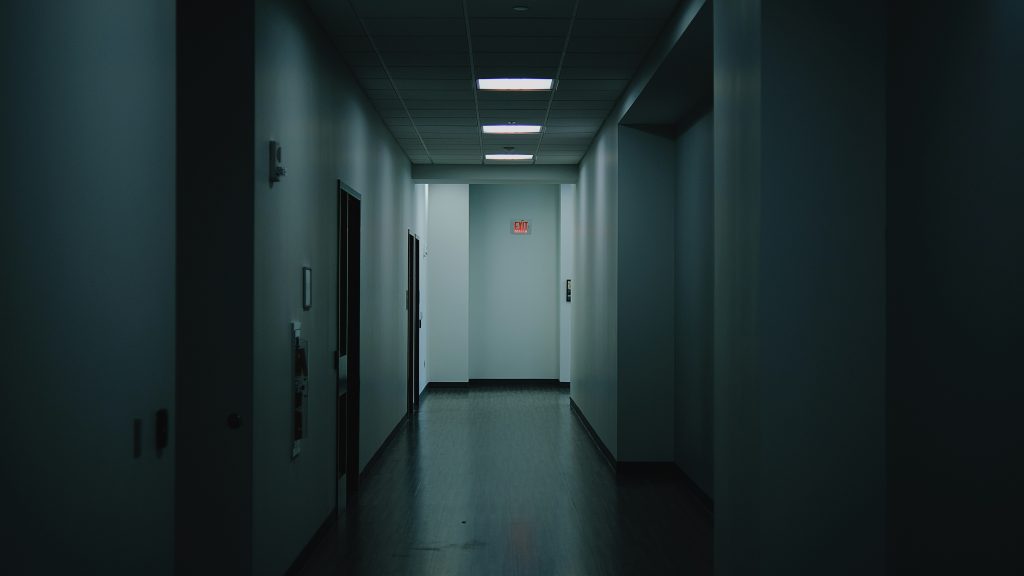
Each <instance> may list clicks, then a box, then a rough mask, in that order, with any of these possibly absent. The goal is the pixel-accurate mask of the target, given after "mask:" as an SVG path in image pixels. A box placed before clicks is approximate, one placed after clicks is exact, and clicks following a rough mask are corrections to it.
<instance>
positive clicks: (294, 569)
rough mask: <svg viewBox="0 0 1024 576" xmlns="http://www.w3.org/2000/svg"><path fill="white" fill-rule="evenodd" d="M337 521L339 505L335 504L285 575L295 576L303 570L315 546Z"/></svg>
mask: <svg viewBox="0 0 1024 576" xmlns="http://www.w3.org/2000/svg"><path fill="white" fill-rule="evenodd" d="M337 521H338V507H337V506H335V507H334V508H332V509H331V513H330V514H328V515H327V518H325V519H324V521H323V523H322V524H320V527H319V528H317V529H316V532H314V533H313V537H312V538H310V539H309V542H306V545H305V546H303V547H302V551H300V552H299V555H298V556H296V557H295V560H294V561H293V562H292V565H291V566H289V567H288V571H287V572H285V576H294V575H295V574H298V573H299V572H301V571H302V569H303V568H304V567H305V565H306V562H308V561H309V555H310V553H312V551H313V548H315V547H316V546H317V545H318V544H320V542H321V541H322V540H323V539H324V537H325V536H327V532H328V531H330V529H331V528H332V527H333V526H334V524H335V523H336V522H337Z"/></svg>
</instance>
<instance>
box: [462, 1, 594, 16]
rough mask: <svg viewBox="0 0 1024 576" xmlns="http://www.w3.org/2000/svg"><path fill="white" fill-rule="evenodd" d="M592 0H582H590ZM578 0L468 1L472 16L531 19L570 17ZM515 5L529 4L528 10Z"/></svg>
mask: <svg viewBox="0 0 1024 576" xmlns="http://www.w3.org/2000/svg"><path fill="white" fill-rule="evenodd" d="M589 1H591V0H581V2H589ZM575 2H576V0H534V1H532V2H531V1H527V0H518V1H517V0H511V1H504V0H497V1H495V0H490V1H481V0H472V1H470V2H469V3H468V9H469V15H470V17H481V18H515V19H518V20H530V19H534V18H569V17H570V16H572V8H573V4H574V3H575ZM514 6H527V7H528V8H529V9H528V10H527V11H526V12H516V11H515V10H513V9H512V8H513V7H514Z"/></svg>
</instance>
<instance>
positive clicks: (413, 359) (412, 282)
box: [405, 230, 422, 414]
mask: <svg viewBox="0 0 1024 576" xmlns="http://www.w3.org/2000/svg"><path fill="white" fill-rule="evenodd" d="M406 245H407V247H408V262H407V264H406V291H405V310H406V313H405V316H406V354H405V359H406V411H407V412H409V413H410V414H411V413H413V412H416V411H417V410H419V407H420V329H421V328H422V320H421V319H420V239H419V236H417V235H415V234H413V232H412V230H409V235H408V238H407V242H406Z"/></svg>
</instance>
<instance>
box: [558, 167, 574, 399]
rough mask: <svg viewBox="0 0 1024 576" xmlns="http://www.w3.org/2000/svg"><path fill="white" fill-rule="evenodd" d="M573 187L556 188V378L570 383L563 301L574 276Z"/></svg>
mask: <svg viewBox="0 0 1024 576" xmlns="http://www.w3.org/2000/svg"><path fill="white" fill-rule="evenodd" d="M575 241H576V185H575V184H562V185H561V186H560V187H559V204H558V379H559V381H561V382H562V383H565V384H567V383H569V382H571V381H572V302H566V301H565V281H566V280H568V279H572V277H573V273H574V270H575V268H574V266H573V256H574V255H575V252H576V248H575V244H574V242H575Z"/></svg>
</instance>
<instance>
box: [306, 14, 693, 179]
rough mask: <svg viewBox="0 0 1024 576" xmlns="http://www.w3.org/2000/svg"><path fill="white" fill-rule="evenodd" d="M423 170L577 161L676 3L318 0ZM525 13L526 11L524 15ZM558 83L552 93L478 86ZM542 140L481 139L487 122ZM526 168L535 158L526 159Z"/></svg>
mask: <svg viewBox="0 0 1024 576" xmlns="http://www.w3.org/2000/svg"><path fill="white" fill-rule="evenodd" d="M308 3H309V4H310V6H311V8H312V9H313V11H314V13H315V14H316V16H317V17H318V19H319V20H320V21H321V23H322V24H323V26H324V27H325V28H326V29H327V31H328V33H329V34H330V35H331V36H332V37H333V39H334V41H335V43H336V45H337V46H338V48H339V50H340V51H341V53H342V55H343V57H344V59H345V61H346V62H347V63H348V65H349V67H350V68H351V70H352V72H353V74H354V75H355V77H356V79H357V81H358V82H359V84H360V85H361V87H362V88H363V90H364V91H365V92H366V94H367V96H368V97H369V98H370V100H371V101H372V102H373V104H374V106H375V107H376V108H377V110H378V112H379V113H380V115H381V117H382V118H383V119H384V122H385V124H386V125H387V127H388V128H389V129H390V130H391V132H392V134H393V135H394V136H395V139H396V140H397V141H398V143H399V144H400V145H401V146H402V148H403V149H404V150H405V152H406V154H407V155H408V156H409V159H410V161H411V162H413V163H415V164H480V163H494V161H485V160H484V155H485V154H492V153H502V152H506V151H510V152H514V153H518V154H534V159H533V161H532V162H534V163H537V164H577V163H579V161H580V160H581V159H582V157H583V154H585V153H586V151H587V149H588V148H589V147H590V143H591V142H592V141H593V139H594V136H595V135H596V134H597V131H598V130H599V129H600V127H601V124H602V123H603V122H604V119H605V117H606V116H607V115H608V113H609V111H610V110H611V108H612V106H613V105H614V104H615V102H616V100H617V99H618V98H619V96H620V95H621V93H622V91H623V90H624V89H625V88H626V86H627V85H628V83H629V80H630V79H631V78H632V76H633V74H634V73H635V72H636V69H637V67H638V66H639V65H640V63H641V61H642V60H643V57H644V55H645V54H646V53H647V51H648V50H649V49H650V47H651V45H652V44H653V42H654V40H655V38H656V37H657V35H658V33H659V32H660V31H661V28H662V26H663V25H664V23H665V20H666V19H667V18H668V16H669V14H670V13H671V12H672V10H673V9H675V7H676V4H677V3H678V0H630V1H629V2H623V1H622V0H308ZM524 8H525V9H524ZM530 77H538V78H553V79H555V81H556V84H555V88H554V90H552V91H543V92H488V91H478V90H476V86H475V80H476V79H478V78H530ZM508 123H516V124H541V125H543V131H542V133H541V134H539V135H538V134H527V135H494V134H482V133H481V125H482V124H508ZM527 163H528V162H527Z"/></svg>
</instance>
